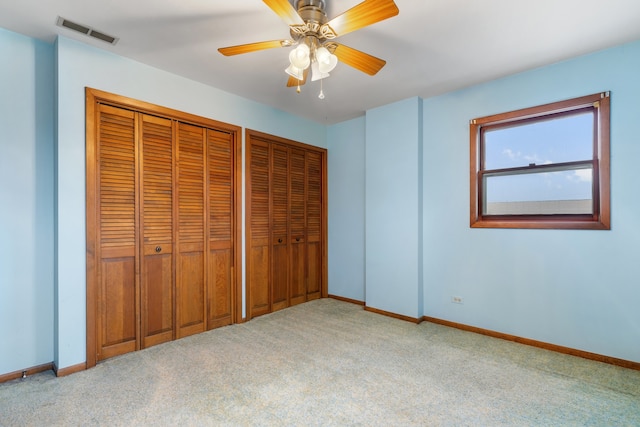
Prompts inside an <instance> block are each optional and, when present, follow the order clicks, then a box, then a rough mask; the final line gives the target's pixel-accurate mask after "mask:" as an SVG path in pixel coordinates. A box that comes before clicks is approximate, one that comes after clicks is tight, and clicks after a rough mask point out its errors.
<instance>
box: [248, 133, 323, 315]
mask: <svg viewBox="0 0 640 427" xmlns="http://www.w3.org/2000/svg"><path fill="white" fill-rule="evenodd" d="M247 147H248V149H247V174H248V183H247V246H248V256H247V293H248V317H249V318H253V317H255V316H259V315H262V314H265V313H269V312H272V311H276V310H280V309H282V308H285V307H290V306H292V305H296V304H300V303H303V302H305V301H308V300H310V299H315V298H320V297H322V296H326V274H325V271H326V255H325V254H326V253H325V251H326V213H325V204H324V198H325V195H324V188H325V181H324V180H325V179H326V175H325V157H326V150H323V149H321V148H316V147H311V146H306V145H304V144H300V143H296V142H293V141H288V140H284V139H282V138H278V137H274V136H270V135H266V134H262V133H259V132H254V131H247Z"/></svg>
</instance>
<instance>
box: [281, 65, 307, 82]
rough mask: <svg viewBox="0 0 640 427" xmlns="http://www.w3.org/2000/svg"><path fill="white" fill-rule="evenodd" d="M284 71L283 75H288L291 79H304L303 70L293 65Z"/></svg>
mask: <svg viewBox="0 0 640 427" xmlns="http://www.w3.org/2000/svg"><path fill="white" fill-rule="evenodd" d="M284 71H285V73H287V74H289V75H290V76H291V77H293V78H295V79H298V80H303V79H304V69H303V68H298V67H296V66H295V65H293V64H291V65H289V66H288V67H287V68H286V69H285V70H284Z"/></svg>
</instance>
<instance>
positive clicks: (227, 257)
mask: <svg viewBox="0 0 640 427" xmlns="http://www.w3.org/2000/svg"><path fill="white" fill-rule="evenodd" d="M207 145H208V150H209V153H208V154H209V155H208V159H209V276H208V280H209V284H208V296H207V300H208V303H207V313H208V319H207V329H211V328H216V327H219V326H224V325H229V324H231V323H232V317H233V304H232V302H233V301H232V300H233V298H232V283H233V282H234V280H235V279H234V277H235V269H234V265H233V232H234V228H235V222H234V220H233V205H234V202H235V200H234V197H233V186H234V173H233V172H234V168H233V164H234V155H233V140H232V139H231V135H230V134H229V133H228V132H221V131H216V130H211V129H209V130H207Z"/></svg>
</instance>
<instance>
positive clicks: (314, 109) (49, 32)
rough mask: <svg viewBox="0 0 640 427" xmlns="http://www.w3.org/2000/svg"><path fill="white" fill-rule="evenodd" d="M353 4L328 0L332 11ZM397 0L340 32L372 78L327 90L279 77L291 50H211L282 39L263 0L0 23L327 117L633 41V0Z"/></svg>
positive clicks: (639, 20) (9, 3)
mask: <svg viewBox="0 0 640 427" xmlns="http://www.w3.org/2000/svg"><path fill="white" fill-rule="evenodd" d="M359 2H360V0H326V3H327V15H328V17H329V19H331V18H332V17H334V16H336V15H338V14H340V13H342V12H344V11H345V10H347V9H349V8H351V7H353V6H355V5H356V4H358V3H359ZM395 2H396V4H397V5H398V8H399V9H400V13H399V15H398V16H396V17H393V18H390V19H388V20H385V21H382V22H379V23H377V24H374V25H372V26H369V27H366V28H363V29H361V30H358V31H356V32H353V33H350V34H346V35H345V36H343V37H340V38H339V39H338V41H339V42H340V43H342V44H346V45H348V46H350V47H353V48H355V49H358V50H361V51H364V52H366V53H369V54H371V55H374V56H377V57H379V58H382V59H385V60H386V61H387V65H386V66H385V67H384V68H383V69H382V70H381V71H380V72H379V73H378V74H377V75H375V76H369V75H366V74H364V73H362V72H360V71H357V70H355V69H353V68H351V67H349V66H347V65H344V64H339V65H338V67H337V68H336V69H335V70H334V71H333V72H332V73H331V77H329V78H328V79H325V80H324V83H323V84H324V88H323V89H324V93H325V95H326V98H325V99H324V100H320V99H318V97H317V95H318V92H319V90H320V84H319V82H307V84H306V85H305V86H303V88H302V93H301V94H297V93H296V91H295V88H287V87H286V86H285V84H286V81H287V75H286V74H285V73H284V69H285V68H286V66H287V65H288V59H287V58H288V53H289V49H287V48H281V49H271V50H265V51H260V52H254V53H249V54H245V55H238V56H233V57H225V56H223V55H221V54H220V53H218V51H217V49H218V48H219V47H224V46H229V45H237V44H245V43H251V42H256V41H264V40H274V39H285V38H289V29H288V27H287V25H286V24H285V23H284V22H283V21H282V20H281V19H280V18H279V17H278V16H277V15H276V14H275V13H274V12H273V11H272V10H271V9H269V7H267V5H266V4H265V3H263V2H262V1H261V0H102V1H95V0H47V1H43V0H19V1H17V0H0V27H3V28H6V29H8V30H11V31H15V32H18V33H22V34H25V35H28V36H31V37H35V38H38V39H42V40H45V41H47V42H53V40H54V39H55V36H56V35H57V34H60V35H63V36H65V37H68V38H71V39H77V40H81V41H83V42H85V43H87V44H90V45H93V46H95V47H98V48H101V49H104V50H107V51H111V52H114V53H116V54H118V55H121V56H124V57H128V58H132V59H134V60H137V61H139V62H142V63H145V64H149V65H151V66H154V67H156V68H160V69H163V70H166V71H169V72H172V73H175V74H179V75H182V76H184V77H187V78H190V79H193V80H197V81H200V82H203V83H206V84H208V85H210V86H214V87H216V88H219V89H222V90H224V91H227V92H231V93H234V94H237V95H240V96H242V97H245V98H249V99H253V100H255V101H258V102H260V103H263V104H267V105H271V106H273V107H275V108H278V109H281V110H284V111H287V112H289V113H291V114H295V115H298V116H302V117H306V118H309V119H312V120H315V121H317V122H320V123H326V124H332V123H337V122H340V121H343V120H347V119H350V118H353V117H357V116H360V115H362V114H363V113H364V111H366V110H368V109H371V108H374V107H378V106H381V105H385V104H388V103H391V102H394V101H398V100H401V99H405V98H408V97H412V96H421V97H430V96H434V95H438V94H442V93H445V92H449V91H452V90H455V89H459V88H462V87H465V86H470V85H473V84H476V83H480V82H484V81H488V80H492V79H495V78H498V77H501V76H505V75H509V74H513V73H517V72H519V71H523V70H527V69H531V68H535V67H539V66H542V65H546V64H550V63H554V62H558V61H561V60H564V59H567V58H571V57H575V56H578V55H581V54H584V53H588V52H593V51H596V50H600V49H603V48H607V47H610V46H614V45H617V44H621V43H624V42H629V41H633V40H638V39H640V1H639V0H533V1H522V0H395ZM58 16H62V17H64V18H67V19H69V20H71V21H74V22H77V23H81V24H84V25H87V26H90V27H92V28H95V29H96V30H99V31H102V32H105V33H107V34H110V35H114V36H116V37H119V38H120V40H119V42H118V43H117V44H116V45H115V46H111V45H109V44H107V43H104V42H101V41H99V40H93V39H91V38H89V37H86V36H83V35H80V34H78V33H75V32H73V31H71V30H68V29H66V28H60V27H57V26H56V20H57V17H58ZM0 56H2V55H1V53H0ZM6 60H7V58H2V61H3V62H4V61H6Z"/></svg>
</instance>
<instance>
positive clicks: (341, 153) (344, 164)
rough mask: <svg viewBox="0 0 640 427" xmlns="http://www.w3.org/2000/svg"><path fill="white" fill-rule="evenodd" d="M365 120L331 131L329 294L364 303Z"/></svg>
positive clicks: (329, 135)
mask: <svg viewBox="0 0 640 427" xmlns="http://www.w3.org/2000/svg"><path fill="white" fill-rule="evenodd" d="M364 130H365V120H364V117H360V118H357V119H353V120H349V121H346V122H343V123H340V124H337V125H334V126H331V127H329V128H328V130H327V141H328V144H327V149H328V161H327V163H328V185H329V236H328V238H329V294H330V295H338V296H341V297H345V298H350V299H353V300H356V301H364V289H365V288H364V266H365V259H364V242H365V239H364V230H365V226H364V212H365V206H364V188H365V185H364V177H365V175H364V174H365V165H364V146H365V137H364Z"/></svg>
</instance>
